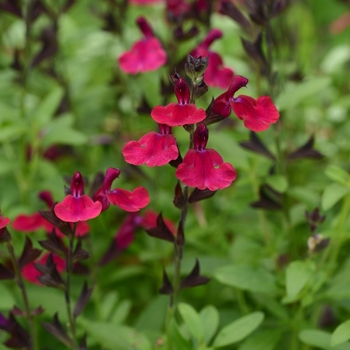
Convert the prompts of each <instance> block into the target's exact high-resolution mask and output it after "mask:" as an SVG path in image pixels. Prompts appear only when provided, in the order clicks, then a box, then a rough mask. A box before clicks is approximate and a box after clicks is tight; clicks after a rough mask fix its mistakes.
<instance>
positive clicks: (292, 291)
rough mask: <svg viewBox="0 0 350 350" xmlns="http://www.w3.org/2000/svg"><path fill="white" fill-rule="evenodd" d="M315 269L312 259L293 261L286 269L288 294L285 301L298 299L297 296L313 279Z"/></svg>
mask: <svg viewBox="0 0 350 350" xmlns="http://www.w3.org/2000/svg"><path fill="white" fill-rule="evenodd" d="M314 271H315V264H314V262H312V261H293V262H292V263H290V264H289V265H288V267H287V270H286V289H287V296H286V298H285V300H284V302H291V301H295V300H297V299H296V297H297V296H298V294H299V293H300V292H301V290H302V289H303V288H304V287H305V286H306V284H307V283H308V282H309V280H310V279H311V277H312V275H313V273H314Z"/></svg>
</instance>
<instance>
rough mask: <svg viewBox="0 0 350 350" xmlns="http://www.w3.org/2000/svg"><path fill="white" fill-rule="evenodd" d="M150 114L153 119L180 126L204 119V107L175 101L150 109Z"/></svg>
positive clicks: (161, 122)
mask: <svg viewBox="0 0 350 350" xmlns="http://www.w3.org/2000/svg"><path fill="white" fill-rule="evenodd" d="M151 116H152V118H153V120H154V121H156V122H157V123H160V124H166V125H169V126H182V125H186V124H196V123H199V122H201V121H202V120H204V119H205V117H206V114H205V111H204V109H202V108H198V109H197V107H196V106H195V105H194V104H191V103H190V104H187V105H179V104H177V103H175V102H172V103H169V104H168V105H167V106H165V107H163V106H157V107H154V108H153V109H152V112H151Z"/></svg>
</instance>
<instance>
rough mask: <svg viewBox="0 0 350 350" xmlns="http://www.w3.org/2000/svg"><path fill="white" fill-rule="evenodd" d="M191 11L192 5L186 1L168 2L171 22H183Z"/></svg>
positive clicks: (174, 0) (167, 11)
mask: <svg viewBox="0 0 350 350" xmlns="http://www.w3.org/2000/svg"><path fill="white" fill-rule="evenodd" d="M190 11H191V5H190V4H189V3H188V1H184V0H166V13H167V16H168V18H169V20H171V21H175V22H176V21H181V20H182V18H183V17H185V16H186V15H187V14H188V13H189V12H190Z"/></svg>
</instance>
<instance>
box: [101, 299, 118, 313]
mask: <svg viewBox="0 0 350 350" xmlns="http://www.w3.org/2000/svg"><path fill="white" fill-rule="evenodd" d="M117 301H118V294H117V292H109V293H105V295H104V297H103V300H102V301H101V313H102V317H103V319H104V320H108V319H109V317H110V316H111V314H112V313H113V312H114V311H115V305H116V303H117Z"/></svg>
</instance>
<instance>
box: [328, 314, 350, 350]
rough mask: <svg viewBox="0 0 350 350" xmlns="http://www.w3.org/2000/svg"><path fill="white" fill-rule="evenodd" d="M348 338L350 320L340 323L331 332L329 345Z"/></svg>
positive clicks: (349, 334)
mask: <svg viewBox="0 0 350 350" xmlns="http://www.w3.org/2000/svg"><path fill="white" fill-rule="evenodd" d="M349 339H350V320H348V321H345V322H343V323H341V324H340V325H339V326H338V327H337V328H336V329H335V330H334V332H333V334H332V338H331V345H332V346H333V347H334V346H336V345H338V344H342V343H345V342H346V341H348V340H349Z"/></svg>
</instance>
